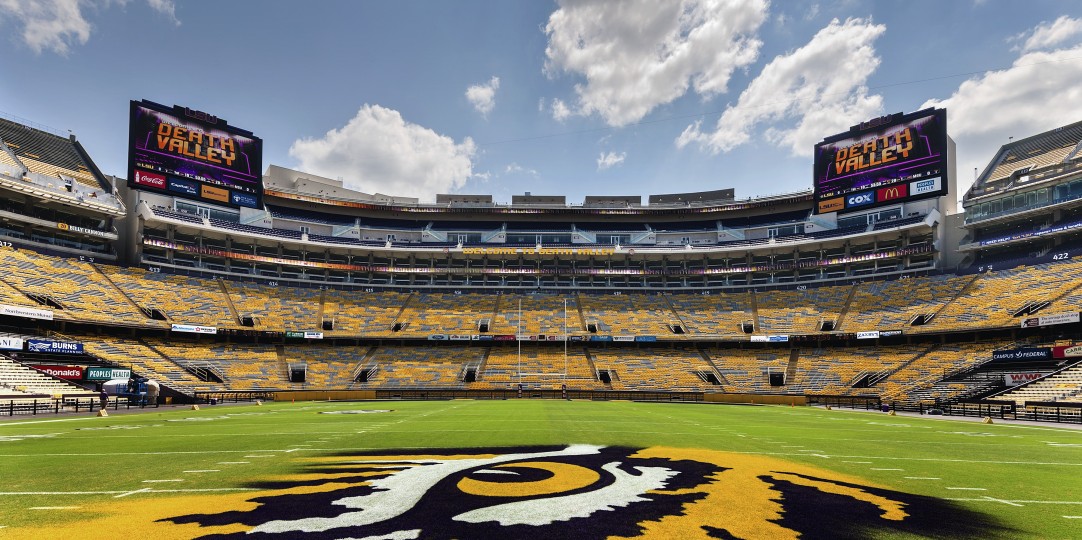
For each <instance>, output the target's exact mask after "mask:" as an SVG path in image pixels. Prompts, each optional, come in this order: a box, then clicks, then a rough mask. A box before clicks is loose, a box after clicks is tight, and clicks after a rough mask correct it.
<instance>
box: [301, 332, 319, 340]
mask: <svg viewBox="0 0 1082 540" xmlns="http://www.w3.org/2000/svg"><path fill="white" fill-rule="evenodd" d="M304 339H323V332H305V333H304Z"/></svg>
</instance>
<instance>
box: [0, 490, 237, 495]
mask: <svg viewBox="0 0 1082 540" xmlns="http://www.w3.org/2000/svg"><path fill="white" fill-rule="evenodd" d="M138 491H139V492H142V493H202V492H208V491H258V489H256V488H191V489H153V488H143V489H141V490H138ZM118 493H129V491H125V490H109V491H0V496H6V497H19V496H24V495H35V496H36V495H116V494H118Z"/></svg>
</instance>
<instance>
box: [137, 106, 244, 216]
mask: <svg viewBox="0 0 1082 540" xmlns="http://www.w3.org/2000/svg"><path fill="white" fill-rule="evenodd" d="M130 121H131V122H130V124H129V131H128V137H129V145H128V186H129V187H131V188H133V189H142V190H149V191H154V192H158V193H163V194H167V195H172V196H176V197H183V198H187V199H195V200H199V201H205V202H209V203H213V204H224V205H227V206H234V207H238V206H247V207H250V208H259V207H261V206H262V204H263V201H262V199H263V177H262V171H263V140H262V139H260V138H259V137H256V136H255V135H253V134H252V133H251V132H250V131H246V130H243V129H238V128H235V127H233V126H230V125H228V124H227V123H226V122H225V121H224V120H221V119H219V118H217V117H215V116H213V115H209V114H206V113H202V112H199V111H193V110H191V109H188V108H186V107H180V106H173V107H166V106H165V105H159V104H157V103H154V102H151V101H146V100H143V101H132V102H131V118H130Z"/></svg>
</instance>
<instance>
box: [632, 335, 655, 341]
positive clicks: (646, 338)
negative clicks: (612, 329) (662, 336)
mask: <svg viewBox="0 0 1082 540" xmlns="http://www.w3.org/2000/svg"><path fill="white" fill-rule="evenodd" d="M635 341H638V342H644V341H645V342H654V341H657V336H635Z"/></svg>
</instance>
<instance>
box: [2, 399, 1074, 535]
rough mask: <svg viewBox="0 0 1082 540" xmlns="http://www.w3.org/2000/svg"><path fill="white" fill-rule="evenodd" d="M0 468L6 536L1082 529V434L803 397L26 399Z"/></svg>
mask: <svg viewBox="0 0 1082 540" xmlns="http://www.w3.org/2000/svg"><path fill="white" fill-rule="evenodd" d="M0 471H2V472H0V479H2V480H0V527H2V528H0V537H4V538H122V537H134V538H194V537H211V538H225V537H233V538H242V537H244V538H260V539H262V538H293V537H300V536H304V537H311V538H370V539H376V538H388V539H411V538H576V539H578V538H582V539H594V538H609V537H617V538H637V537H642V538H928V537H933V538H936V537H938V538H1064V539H1066V538H1082V431H1079V430H1072V429H1063V428H1058V427H1056V426H1054V425H1048V426H1033V425H1008V424H1005V423H996V424H991V425H988V424H981V423H977V422H967V421H958V420H950V419H941V418H922V417H910V416H889V415H886V414H883V413H874V412H865V411H848V410H838V409H835V410H829V411H828V410H824V409H819V408H808V407H783V406H733V405H701V404H667V403H634V402H589V401H559V400H544V401H542V400H508V401H472V400H461V401H439V402H397V401H383V402H304V403H269V404H264V405H261V406H257V405H239V406H203V408H202V410H198V411H193V410H187V409H172V410H165V409H161V410H149V411H148V412H145V413H137V414H122V415H113V416H111V417H107V418H97V417H92V416H89V415H88V416H80V417H72V416H60V417H44V416H38V417H33V418H25V419H17V420H13V421H4V422H0Z"/></svg>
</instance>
